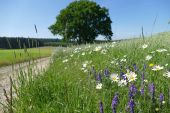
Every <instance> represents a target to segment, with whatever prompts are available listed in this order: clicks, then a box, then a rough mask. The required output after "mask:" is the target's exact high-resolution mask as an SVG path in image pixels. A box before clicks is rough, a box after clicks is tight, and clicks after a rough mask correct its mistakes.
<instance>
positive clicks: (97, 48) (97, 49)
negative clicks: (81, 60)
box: [94, 46, 102, 51]
mask: <svg viewBox="0 0 170 113" xmlns="http://www.w3.org/2000/svg"><path fill="white" fill-rule="evenodd" d="M101 49H102V46H97V47H96V48H95V49H94V51H100V50H101Z"/></svg>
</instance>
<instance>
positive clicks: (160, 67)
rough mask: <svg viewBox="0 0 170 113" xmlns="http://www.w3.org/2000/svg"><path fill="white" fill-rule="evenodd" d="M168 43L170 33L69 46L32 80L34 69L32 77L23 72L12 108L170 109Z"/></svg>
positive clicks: (83, 111)
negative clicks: (42, 72)
mask: <svg viewBox="0 0 170 113" xmlns="http://www.w3.org/2000/svg"><path fill="white" fill-rule="evenodd" d="M169 45H170V35H169V33H162V34H158V35H155V36H153V37H152V38H151V37H148V38H145V40H142V39H134V40H127V41H122V42H116V43H114V42H113V43H104V44H92V45H88V44H87V45H81V46H76V47H75V46H73V47H71V48H65V49H64V50H61V51H59V52H58V53H57V54H56V55H55V57H54V62H53V64H51V66H50V68H49V69H48V70H47V71H46V72H45V73H44V74H41V75H39V76H37V77H35V78H34V80H32V75H31V73H30V75H28V76H30V77H28V78H30V79H28V78H27V79H23V78H24V75H23V74H21V75H20V76H21V77H20V78H22V79H19V82H18V83H19V86H20V87H18V88H15V89H16V94H17V97H16V98H15V99H14V100H13V105H12V108H13V111H14V112H17V113H31V112H32V113H99V112H100V113H126V112H130V113H158V112H159V113H160V112H161V113H169V111H170V72H169V69H170V64H169V63H170V46H169ZM14 86H15V85H14ZM10 108H11V107H10V106H9V109H10Z"/></svg>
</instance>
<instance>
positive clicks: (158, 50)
mask: <svg viewBox="0 0 170 113" xmlns="http://www.w3.org/2000/svg"><path fill="white" fill-rule="evenodd" d="M156 51H157V52H159V53H161V52H166V51H167V50H166V49H157V50H156Z"/></svg>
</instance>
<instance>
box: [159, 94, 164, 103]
mask: <svg viewBox="0 0 170 113" xmlns="http://www.w3.org/2000/svg"><path fill="white" fill-rule="evenodd" d="M163 100H164V95H163V94H162V93H161V94H160V95H159V101H160V103H161V104H162V101H163Z"/></svg>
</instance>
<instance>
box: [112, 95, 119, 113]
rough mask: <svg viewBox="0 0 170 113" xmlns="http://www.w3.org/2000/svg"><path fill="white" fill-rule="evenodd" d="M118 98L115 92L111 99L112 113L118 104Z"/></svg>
mask: <svg viewBox="0 0 170 113" xmlns="http://www.w3.org/2000/svg"><path fill="white" fill-rule="evenodd" d="M118 103H119V100H118V94H115V96H114V98H113V100H112V111H113V113H116V106H117V105H118Z"/></svg>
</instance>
